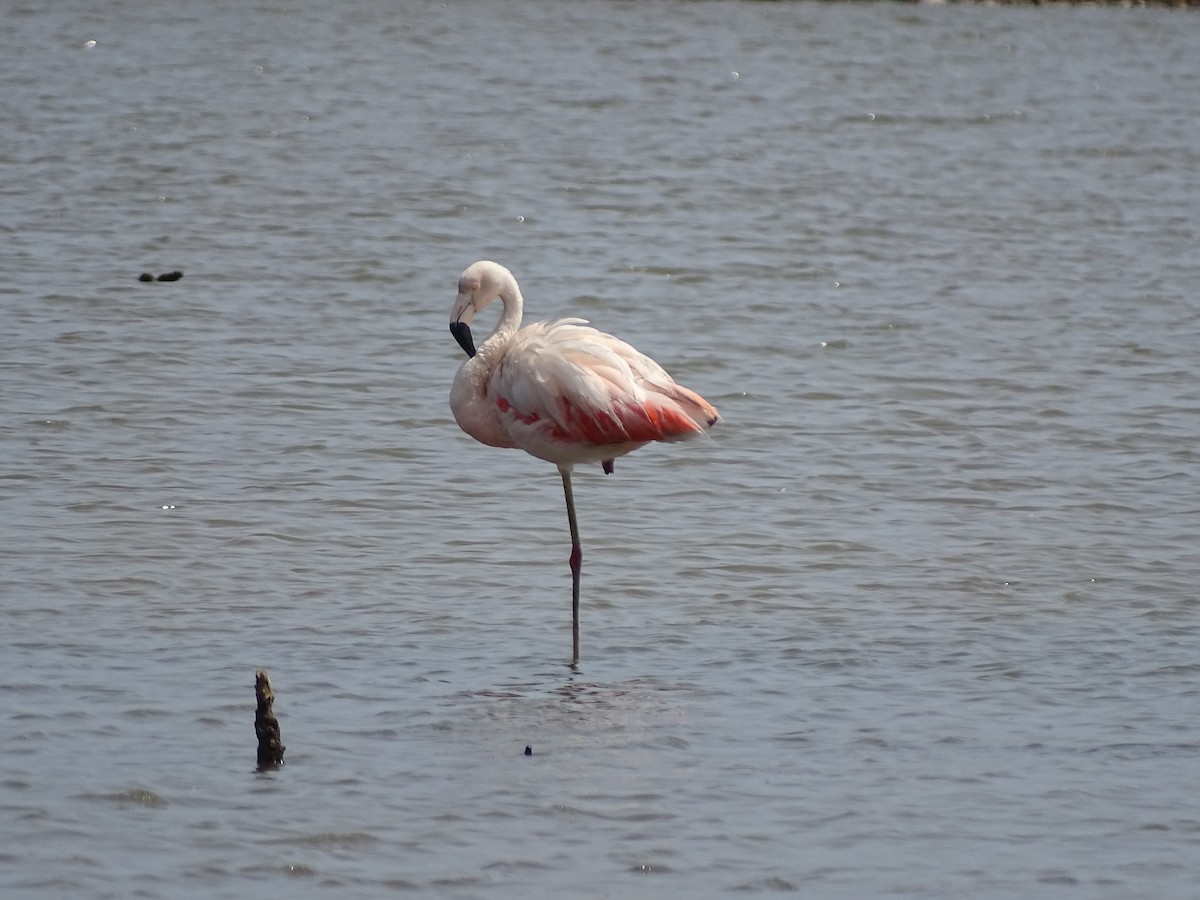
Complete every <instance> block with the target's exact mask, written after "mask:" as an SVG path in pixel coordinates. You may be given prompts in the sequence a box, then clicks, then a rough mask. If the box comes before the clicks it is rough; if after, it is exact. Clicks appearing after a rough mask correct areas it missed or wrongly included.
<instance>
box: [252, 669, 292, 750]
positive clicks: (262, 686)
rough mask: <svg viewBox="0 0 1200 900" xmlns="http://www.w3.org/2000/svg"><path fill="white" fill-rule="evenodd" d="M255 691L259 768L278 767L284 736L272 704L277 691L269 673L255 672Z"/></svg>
mask: <svg viewBox="0 0 1200 900" xmlns="http://www.w3.org/2000/svg"><path fill="white" fill-rule="evenodd" d="M254 693H255V695H256V696H257V697H258V709H257V710H256V711H255V713H254V733H255V734H256V735H258V768H259V769H277V768H279V766H282V765H283V751H284V750H286V749H287V747H285V746H283V738H282V736H281V735H280V733H279V720H278V719H276V718H275V712H274V710H273V709H272V706H274V704H275V692H274V691H273V690H271V680H270V679H269V678H267V673H266V672H264V671H263V670H262V669H259V670H258V671H257V672H256V673H255V674H254Z"/></svg>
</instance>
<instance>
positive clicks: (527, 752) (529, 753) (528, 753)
mask: <svg viewBox="0 0 1200 900" xmlns="http://www.w3.org/2000/svg"><path fill="white" fill-rule="evenodd" d="M525 755H526V756H533V748H532V747H530V746H529V745H528V744H526V745H525Z"/></svg>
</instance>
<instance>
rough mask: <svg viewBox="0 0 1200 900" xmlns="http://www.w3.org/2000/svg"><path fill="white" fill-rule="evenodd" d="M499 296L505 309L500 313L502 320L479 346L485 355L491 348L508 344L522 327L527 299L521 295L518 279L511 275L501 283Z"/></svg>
mask: <svg viewBox="0 0 1200 900" xmlns="http://www.w3.org/2000/svg"><path fill="white" fill-rule="evenodd" d="M497 296H498V297H499V298H500V302H501V304H503V306H504V309H503V311H502V312H501V313H500V321H499V322H497V323H496V327H495V328H494V329H492V333H491V334H489V335H488V336H487V340H486V341H484V342H483V343H482V344H481V345H480V346H479V353H480V355H483V356H487V355H488V351H489V349H491V350H493V351H494V350H495V348H497V347H500V346H503V345H504V344H507V343H508V342H509V341H510V340H511V339H512V336H513V335H514V334H516V333H517V331H518V330H519V329H520V327H521V317H522V315H523V314H524V309H525V299H524V298H523V297H522V296H521V289H520V288H519V287H518V286H517V281H516V279H515V278H513V277H512V276H511V275H509V276H508V277H507V278H506V279H505V280H504V284H503V285H501V287H500V291H499V293H498V294H497Z"/></svg>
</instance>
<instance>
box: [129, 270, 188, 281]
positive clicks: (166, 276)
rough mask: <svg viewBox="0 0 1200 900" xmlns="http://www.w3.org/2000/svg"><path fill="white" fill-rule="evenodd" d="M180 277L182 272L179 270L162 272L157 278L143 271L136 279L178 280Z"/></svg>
mask: <svg viewBox="0 0 1200 900" xmlns="http://www.w3.org/2000/svg"><path fill="white" fill-rule="evenodd" d="M182 277H183V273H182V272H180V271H179V270H176V271H174V272H163V273H162V274H161V275H159V276H158V277H157V278H155V277H154V276H153V275H151V274H150V273H149V272H143V273H142V274H141V275H139V276H138V281H178V280H179V279H180V278H182Z"/></svg>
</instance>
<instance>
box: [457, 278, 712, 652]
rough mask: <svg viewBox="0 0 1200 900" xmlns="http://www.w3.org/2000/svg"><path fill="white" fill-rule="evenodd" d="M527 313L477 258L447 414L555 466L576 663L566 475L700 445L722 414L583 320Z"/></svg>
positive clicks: (466, 282)
mask: <svg viewBox="0 0 1200 900" xmlns="http://www.w3.org/2000/svg"><path fill="white" fill-rule="evenodd" d="M497 297H499V298H500V302H501V303H502V304H503V305H504V310H503V312H502V313H501V315H500V321H499V323H498V324H497V325H496V328H495V329H494V330H493V331H492V333H491V334H490V335H488V338H487V340H485V341H484V342H483V343H482V344H480V345H479V348H478V350H477V349H476V348H475V342H474V341H473V340H472V337H471V321H472V320H473V319H474V318H475V314H476V313H478V312H479V311H480V310H482V309H483V308H484V307H486V306H487V305H488V304H489V303H491V302H492V301H493V300H495V299H496V298H497ZM523 307H524V299H523V298H522V296H521V289H520V287H519V286H518V285H517V280H516V278H514V277H513V274H512V272H510V271H509V270H508V269H506V268H505V267H504V266H502V265H500V264H499V263H495V262H492V261H490V260H480V261H479V262H477V263H474V264H472V265H470V266H468V267H467V268H466V270H465V271H464V272H463V273H462V275H461V276H460V277H459V279H458V298H457V299H456V300H455V301H454V308H453V309H452V310H451V313H450V333H451V334H452V335H454V339H455V340H456V341H458V343H459V345H460V346H461V347H462V348H463V350H465V351H466V353H467V356H468V357H469V358H468V359H467V361H466V362H465V363H463V364H462V367H461V368H460V369H459V370H458V374H457V375H456V376H455V378H454V386H453V388H452V389H451V391H450V408H451V410H453V412H454V418H455V420H456V421H457V422H458V425H459V427H460V428H462V430H463V431H465V432H466V433H467V434H469V435H470V436H471V437H473V438H475V440H477V441H479V442H480V443H482V444H486V445H488V446H490V447H515V448H519V449H521V450H524V451H525V452H526V453H529V454H531V455H533V456H536V457H537V458H538V459H544V460H546V461H547V462H552V463H554V464H555V465H556V466H557V467H558V471H559V474H560V475H561V476H562V485H563V494H564V496H565V498H566V502H567V524H568V525H569V526H570V529H571V556H570V565H571V647H572V661H573V662H574V663H578V662H579V575H580V571H581V569H582V565H583V549H582V547H581V545H580V542H579V524H578V521H577V519H576V516H575V496H574V493H573V491H572V489H571V471H572V469H573V468H574V467H575V465H576V464H578V463H597V462H598V463H600V464H601V465H602V466H603V468H604V472H605V474H611V473H612V471H613V464H614V461H615V460H616V458H617V457H618V456H624V455H625V454H626V453H629V452H631V451H633V450H636V449H637V448H638V447H642V446H644V445H646V444H648V443H650V442H651V441H679V440H686V439H688V438H693V437H696V436H697V435H701V434H703V433H704V432H705V430H706V429H707V428H709V427H711V426H713V425H715V424H716V423H717V421H718V420H719V418H720V416H718V414H717V410H716V407H714V406H713V405H712V404H711V403H709V402H708V401H707V400H705V399H704V398H703V397H701V396H700V395H699V394H697V393H695V392H694V391H691V390H688V389H687V388H685V387H683V386H682V385H680V384H676V382H675V380H674V379H673V378H672V377H671V376H670V375H668V374H667V373H666V371H664V370H663V368H662V366H660V365H659V364H658V363H656V362H655V361H654V360H652V359H651V358H650V357H648V356H646V355H645V354H643V353H639V352H638V351H637V350H635V349H634V348H633V347H631V346H630V345H629V344H627V343H625V342H624V341H622V340H620V339H618V338H615V337H613V336H612V335H611V334H605V333H604V332H602V331H598V330H597V329H595V328H593V327H592V326H591V325H589V324H588V323H587V322H586V321H585V320H583V319H576V318H565V319H556V320H553V321H549V322H537V323H536V324H533V325H528V326H526V327H525V328H521V314H522V309H523Z"/></svg>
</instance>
